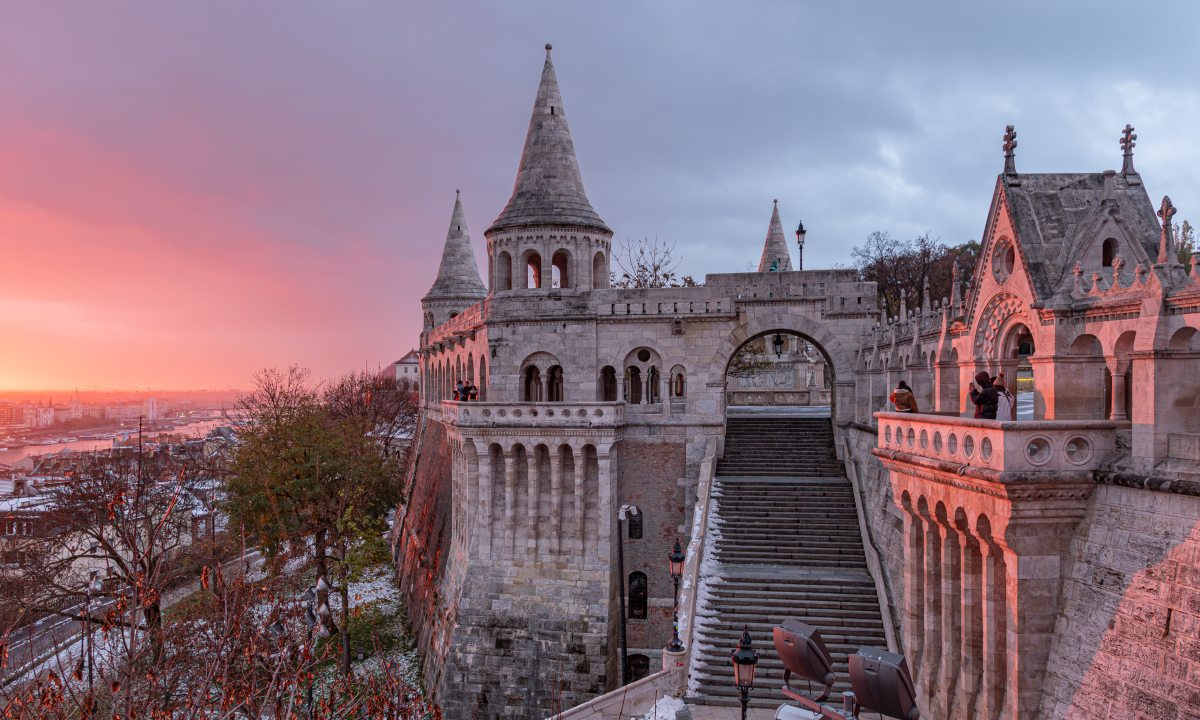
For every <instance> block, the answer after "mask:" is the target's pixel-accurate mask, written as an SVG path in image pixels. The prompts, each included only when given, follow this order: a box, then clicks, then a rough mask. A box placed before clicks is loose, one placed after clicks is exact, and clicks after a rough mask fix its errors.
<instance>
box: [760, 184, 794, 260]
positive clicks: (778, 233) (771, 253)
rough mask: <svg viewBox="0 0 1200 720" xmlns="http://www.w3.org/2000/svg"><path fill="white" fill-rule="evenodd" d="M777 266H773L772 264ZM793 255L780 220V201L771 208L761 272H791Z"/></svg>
mask: <svg viewBox="0 0 1200 720" xmlns="http://www.w3.org/2000/svg"><path fill="white" fill-rule="evenodd" d="M772 264H774V265H775V267H774V268H772V267H771V265H772ZM791 269H792V256H791V253H789V252H788V246H787V240H785V239H784V237H783V223H782V222H780V220H779V201H778V200H776V201H775V207H774V209H772V210H771V224H770V225H768V226H767V240H766V242H765V243H763V251H762V259H761V260H759V261H758V271H759V272H770V271H774V272H790V271H791Z"/></svg>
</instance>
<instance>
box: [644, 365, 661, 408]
mask: <svg viewBox="0 0 1200 720" xmlns="http://www.w3.org/2000/svg"><path fill="white" fill-rule="evenodd" d="M660 380H661V378H660V377H659V372H658V368H657V367H656V366H654V365H651V366H650V372H649V374H648V375H647V376H646V402H649V403H656V402H659V401H660V400H662V395H661V394H660V393H661V392H662V391H661V390H660V389H659V387H658V385H659V381H660Z"/></svg>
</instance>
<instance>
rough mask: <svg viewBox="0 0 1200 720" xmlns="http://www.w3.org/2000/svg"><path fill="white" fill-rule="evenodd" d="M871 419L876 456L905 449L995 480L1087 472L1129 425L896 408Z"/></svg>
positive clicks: (935, 463)
mask: <svg viewBox="0 0 1200 720" xmlns="http://www.w3.org/2000/svg"><path fill="white" fill-rule="evenodd" d="M875 418H876V420H877V421H878V423H879V445H878V448H877V452H876V455H879V456H880V457H885V456H886V454H887V453H890V452H894V453H903V454H905V455H906V456H910V457H911V458H912V459H913V461H914V462H920V461H924V462H921V464H925V465H930V466H945V467H946V468H950V469H955V470H959V471H960V474H964V475H971V476H974V477H980V478H986V479H993V480H996V481H999V482H1004V481H1006V480H1015V479H1018V478H1019V476H1023V475H1030V474H1031V473H1032V474H1037V473H1043V472H1045V473H1051V472H1053V473H1054V474H1055V475H1056V476H1059V477H1061V473H1063V472H1064V471H1066V472H1072V471H1074V472H1075V473H1076V474H1078V473H1089V472H1090V471H1091V470H1092V469H1094V468H1095V467H1096V464H1097V462H1098V461H1099V460H1102V459H1104V458H1105V457H1107V456H1108V455H1110V454H1111V453H1112V452H1113V449H1114V447H1115V442H1116V430H1117V429H1118V428H1120V427H1127V426H1128V423H1120V422H1114V421H1106V420H1088V421H1083V420H1080V421H1053V420H1045V421H999V420H978V419H974V418H963V417H950V416H942V415H923V414H920V413H896V412H881V413H876V414H875ZM972 470H975V471H976V472H972ZM981 470H982V471H990V472H978V471H981Z"/></svg>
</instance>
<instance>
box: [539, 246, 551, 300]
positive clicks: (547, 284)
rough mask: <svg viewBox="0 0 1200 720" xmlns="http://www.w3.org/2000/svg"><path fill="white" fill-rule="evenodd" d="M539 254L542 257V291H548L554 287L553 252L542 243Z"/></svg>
mask: <svg viewBox="0 0 1200 720" xmlns="http://www.w3.org/2000/svg"><path fill="white" fill-rule="evenodd" d="M539 252H540V253H541V256H542V289H543V290H549V289H550V288H551V286H553V285H554V262H553V259H554V256H553V253H554V250H553V248H552V247H551V246H550V245H548V244H547V243H545V242H543V243H541V248H540V250H539Z"/></svg>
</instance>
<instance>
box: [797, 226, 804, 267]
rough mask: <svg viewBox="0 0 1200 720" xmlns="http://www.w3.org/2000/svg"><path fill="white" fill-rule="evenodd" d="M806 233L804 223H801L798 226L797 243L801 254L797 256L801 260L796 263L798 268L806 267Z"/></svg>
mask: <svg viewBox="0 0 1200 720" xmlns="http://www.w3.org/2000/svg"><path fill="white" fill-rule="evenodd" d="M804 235H805V232H804V223H800V224H799V225H797V226H796V245H797V246H799V248H800V256H799V257H798V258H797V260H798V261H799V262H797V263H796V269H797V270H803V269H804Z"/></svg>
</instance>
